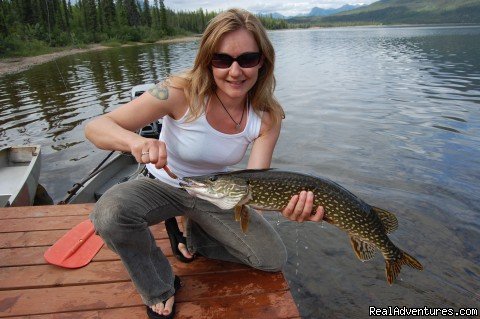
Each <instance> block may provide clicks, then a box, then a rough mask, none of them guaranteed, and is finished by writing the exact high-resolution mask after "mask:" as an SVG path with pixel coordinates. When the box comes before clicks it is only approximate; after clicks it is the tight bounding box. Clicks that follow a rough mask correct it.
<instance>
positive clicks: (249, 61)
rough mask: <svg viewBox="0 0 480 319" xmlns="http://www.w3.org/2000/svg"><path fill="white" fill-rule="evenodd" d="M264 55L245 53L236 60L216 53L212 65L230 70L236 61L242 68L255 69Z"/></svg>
mask: <svg viewBox="0 0 480 319" xmlns="http://www.w3.org/2000/svg"><path fill="white" fill-rule="evenodd" d="M261 59H262V54H261V53H260V52H249V53H243V54H241V55H239V56H237V57H236V58H234V57H231V56H230V55H228V54H224V53H215V54H213V58H212V65H213V66H214V67H216V68H219V69H228V68H229V67H231V66H232V64H233V62H234V61H237V63H238V65H240V67H242V68H253V67H254V66H257V65H258V64H259V63H260V60H261Z"/></svg>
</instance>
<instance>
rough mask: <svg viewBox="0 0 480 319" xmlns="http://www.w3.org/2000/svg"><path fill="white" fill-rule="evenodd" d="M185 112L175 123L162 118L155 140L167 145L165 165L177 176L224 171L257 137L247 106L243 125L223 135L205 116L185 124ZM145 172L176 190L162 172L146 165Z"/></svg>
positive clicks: (253, 116) (254, 118)
mask: <svg viewBox="0 0 480 319" xmlns="http://www.w3.org/2000/svg"><path fill="white" fill-rule="evenodd" d="M188 113H189V111H187V113H186V114H185V115H184V116H183V117H182V118H181V119H179V120H175V119H173V118H171V117H169V116H165V117H163V125H162V130H161V132H160V137H159V140H161V141H163V142H164V143H165V144H166V146H167V162H168V167H169V168H170V170H171V171H172V172H173V173H175V174H176V175H177V176H178V177H180V178H181V177H186V176H198V175H205V174H210V173H213V172H224V171H226V170H227V168H228V166H231V165H235V164H237V163H238V162H240V161H241V160H242V158H243V157H244V156H245V152H246V151H247V147H248V146H249V144H250V143H251V142H253V141H254V140H255V139H256V138H257V137H258V136H259V135H260V126H261V124H262V120H261V117H260V116H258V115H257V114H256V113H255V112H254V111H253V108H252V107H251V105H249V106H248V112H247V124H246V125H245V129H244V130H243V131H242V132H240V133H237V134H225V133H222V132H219V131H217V130H216V129H214V128H213V127H212V126H211V125H210V124H209V123H208V121H207V118H206V116H205V113H203V114H202V115H201V116H200V117H199V118H197V119H196V120H194V121H191V122H186V118H187V114H188ZM147 169H148V171H149V172H150V173H151V174H152V175H153V176H155V177H156V178H158V179H159V180H161V181H163V182H165V183H167V184H169V185H171V186H174V187H179V185H178V181H177V180H175V179H172V178H171V177H170V176H168V175H167V173H166V172H165V170H163V169H157V168H155V166H154V165H153V164H147Z"/></svg>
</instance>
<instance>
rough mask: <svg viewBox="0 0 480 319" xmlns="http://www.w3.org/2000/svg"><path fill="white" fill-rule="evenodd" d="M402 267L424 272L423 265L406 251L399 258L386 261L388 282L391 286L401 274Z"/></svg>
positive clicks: (401, 252)
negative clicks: (405, 266)
mask: <svg viewBox="0 0 480 319" xmlns="http://www.w3.org/2000/svg"><path fill="white" fill-rule="evenodd" d="M402 265H407V266H410V267H412V268H415V269H418V270H423V266H422V264H421V263H420V262H419V261H418V260H416V259H415V257H412V256H410V255H409V254H407V253H406V252H404V251H400V254H399V258H394V259H385V274H386V276H387V282H388V283H389V284H390V285H391V284H393V281H394V280H395V279H396V278H397V276H398V274H399V273H400V269H401V268H402Z"/></svg>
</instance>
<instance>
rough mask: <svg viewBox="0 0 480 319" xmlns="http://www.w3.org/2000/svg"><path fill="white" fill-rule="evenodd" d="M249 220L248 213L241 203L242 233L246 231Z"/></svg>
mask: <svg viewBox="0 0 480 319" xmlns="http://www.w3.org/2000/svg"><path fill="white" fill-rule="evenodd" d="M249 222H250V214H249V212H248V209H247V207H246V206H245V205H242V206H241V209H240V225H241V227H242V231H243V232H244V233H246V232H247V230H248V223H249Z"/></svg>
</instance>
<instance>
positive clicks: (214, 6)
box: [164, 0, 377, 16]
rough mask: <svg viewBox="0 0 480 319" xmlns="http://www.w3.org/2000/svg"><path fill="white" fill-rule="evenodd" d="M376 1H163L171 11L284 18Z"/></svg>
mask: <svg viewBox="0 0 480 319" xmlns="http://www.w3.org/2000/svg"><path fill="white" fill-rule="evenodd" d="M375 1H377V0H343V1H342V0H287V1H282V0H267V1H259V0H237V1H225V0H211V1H206V0H200V1H195V0H193V1H192V0H165V1H164V3H165V6H166V7H168V8H170V9H173V10H187V11H193V10H197V9H199V8H202V9H205V10H208V11H219V10H224V9H228V8H232V7H236V8H242V9H246V10H249V11H251V12H253V13H260V12H262V13H265V12H267V13H271V12H278V13H281V14H283V15H285V16H295V15H299V14H305V13H309V12H310V10H311V9H312V8H314V7H319V8H324V9H327V8H339V7H341V6H343V5H345V4H371V3H372V2H375Z"/></svg>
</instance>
